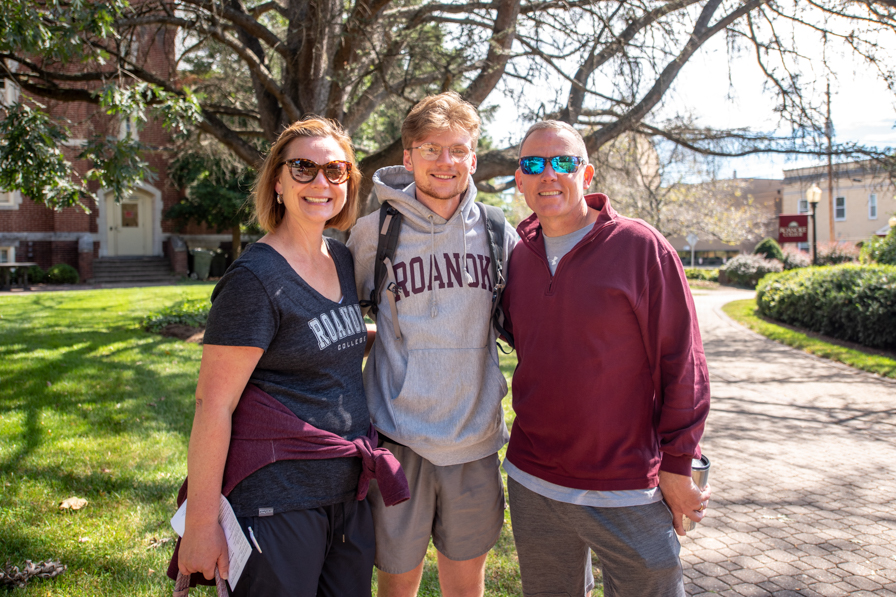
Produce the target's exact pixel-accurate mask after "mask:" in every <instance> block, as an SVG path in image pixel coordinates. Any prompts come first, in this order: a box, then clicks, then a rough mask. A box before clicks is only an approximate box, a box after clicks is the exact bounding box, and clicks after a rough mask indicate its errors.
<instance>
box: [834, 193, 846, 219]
mask: <svg viewBox="0 0 896 597" xmlns="http://www.w3.org/2000/svg"><path fill="white" fill-rule="evenodd" d="M845 219H846V197H837V198H836V199H834V220H835V221H837V222H842V221H843V220H845Z"/></svg>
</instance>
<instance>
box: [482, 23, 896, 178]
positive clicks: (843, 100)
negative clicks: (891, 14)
mask: <svg viewBox="0 0 896 597" xmlns="http://www.w3.org/2000/svg"><path fill="white" fill-rule="evenodd" d="M717 38H718V39H714V40H711V41H710V42H708V43H707V44H706V46H704V48H702V49H701V51H700V52H698V53H697V54H696V55H695V56H694V57H693V58H692V59H691V60H690V61H689V62H688V63H687V65H686V66H685V67H684V68H683V69H682V72H681V73H680V74H679V76H678V78H677V79H676V81H675V83H674V85H673V88H672V89H671V90H670V91H669V92H668V94H667V96H666V98H665V105H664V106H663V108H662V110H661V111H660V112H659V114H660V115H662V114H663V113H664V111H665V112H666V113H670V112H672V111H674V110H676V109H685V108H687V109H690V110H691V111H693V113H694V114H696V115H697V116H698V118H699V122H700V123H701V124H703V125H708V126H715V127H720V128H734V127H743V126H747V127H750V128H753V129H756V130H763V131H772V130H775V128H776V115H775V114H774V112H773V108H774V98H773V97H772V95H771V94H770V93H765V92H763V76H762V73H761V71H760V69H759V67H758V65H757V64H756V63H755V59H754V58H753V57H752V56H743V57H736V58H734V59H733V62H732V64H733V67H732V69H733V72H734V73H735V75H736V76H735V78H734V84H733V86H732V85H731V84H730V81H729V62H728V60H729V57H728V54H727V52H726V51H725V47H724V41H723V39H722V37H721V36H717ZM832 60H833V61H834V62H835V63H836V69H837V70H838V72H840V73H841V74H840V77H839V78H838V79H836V80H834V79H832V80H831V119H832V121H833V123H834V131H835V142H850V141H852V142H857V143H861V144H866V145H876V146H878V147H881V148H882V147H886V146H890V147H896V129H894V128H893V127H894V124H896V108H894V105H896V101H894V100H896V98H894V96H893V94H892V93H891V92H890V91H888V90H887V88H886V85H885V84H884V83H883V82H881V81H880V80H879V79H877V78H876V77H875V76H874V74H873V73H872V72H871V71H870V70H868V69H867V67H865V66H864V65H861V64H857V63H855V62H854V61H852V60H851V59H848V58H839V57H834V58H832ZM810 76H811V74H810ZM818 87H819V89H821V93H822V94H823V93H824V91H823V90H824V83H823V82H821V84H820V85H818ZM822 97H823V95H822ZM489 102H494V103H498V104H499V105H500V108H499V110H498V113H497V115H496V118H495V120H494V122H492V123H491V124H490V125H489V126H488V127H487V131H488V133H489V134H490V135H491V136H492V138H494V139H495V140H496V141H499V142H510V143H513V142H518V141H519V138H520V137H521V136H522V133H523V132H524V131H520V130H519V127H520V125H519V121H518V120H517V117H516V110H515V108H514V107H513V105H512V103H510V102H509V101H505V100H503V98H501V97H497V93H493V95H492V96H491V97H489V98H488V100H487V102H486V103H489ZM787 132H788V131H786V130H783V129H781V130H779V131H778V133H779V134H786V133H787ZM818 163H819V161H818V160H816V159H814V158H790V157H788V156H780V155H763V156H751V157H746V158H737V159H727V160H723V161H721V162H720V164H721V165H720V169H719V173H718V175H719V177H720V178H729V177H732V178H733V177H734V173H735V172H736V174H737V177H740V178H783V177H784V169H785V168H787V169H790V168H799V167H803V166H810V165H816V164H818Z"/></svg>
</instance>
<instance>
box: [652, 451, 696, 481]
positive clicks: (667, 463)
mask: <svg viewBox="0 0 896 597" xmlns="http://www.w3.org/2000/svg"><path fill="white" fill-rule="evenodd" d="M691 460H692V459H691V457H690V456H672V455H670V454H666V453H663V460H662V462H660V470H661V471H665V472H667V473H674V474H676V475H684V476H685V477H690V476H691Z"/></svg>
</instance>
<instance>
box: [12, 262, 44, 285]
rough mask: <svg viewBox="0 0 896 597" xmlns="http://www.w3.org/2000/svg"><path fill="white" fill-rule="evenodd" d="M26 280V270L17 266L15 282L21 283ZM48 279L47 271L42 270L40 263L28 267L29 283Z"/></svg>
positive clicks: (37, 282) (38, 282)
mask: <svg viewBox="0 0 896 597" xmlns="http://www.w3.org/2000/svg"><path fill="white" fill-rule="evenodd" d="M24 281H25V270H24V269H21V268H16V272H15V282H16V283H18V284H21V283H22V282H24ZM46 281H47V272H45V271H44V270H42V269H41V268H40V266H39V265H32V266H31V267H29V268H28V283H29V284H40V283H41V282H46Z"/></svg>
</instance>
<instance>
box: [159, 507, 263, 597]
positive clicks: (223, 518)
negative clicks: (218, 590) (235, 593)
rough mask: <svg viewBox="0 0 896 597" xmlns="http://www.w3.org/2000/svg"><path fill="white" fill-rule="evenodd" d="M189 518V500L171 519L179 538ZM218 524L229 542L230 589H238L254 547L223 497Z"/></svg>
mask: <svg viewBox="0 0 896 597" xmlns="http://www.w3.org/2000/svg"><path fill="white" fill-rule="evenodd" d="M186 518H187V500H184V503H183V504H181V506H180V508H178V510H177V512H176V513H175V514H174V517H173V518H172V519H171V527H172V528H173V529H174V532H176V533H177V534H178V535H179V536H181V537H183V536H184V525H185V523H186ZM218 523H219V524H220V525H221V528H222V529H223V530H224V538H225V539H226V540H227V559H228V560H229V561H230V572H229V573H228V575H227V582H228V583H230V589H231V590H234V589H235V588H236V583H237V582H239V580H240V575H242V573H243V568H245V567H246V562H247V561H248V560H249V556H250V555H252V546H251V545H249V541H248V540H247V539H246V535H244V534H243V529H242V528H241V527H240V523H239V521H238V520H237V519H236V515H235V514H234V513H233V508H231V507H230V502H228V501H227V498H226V497H224V496H223V495H222V496H221V504H220V507H219V508H218Z"/></svg>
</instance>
